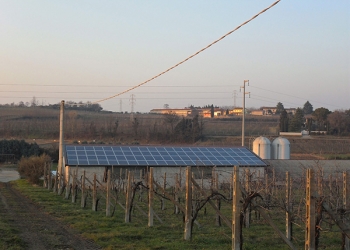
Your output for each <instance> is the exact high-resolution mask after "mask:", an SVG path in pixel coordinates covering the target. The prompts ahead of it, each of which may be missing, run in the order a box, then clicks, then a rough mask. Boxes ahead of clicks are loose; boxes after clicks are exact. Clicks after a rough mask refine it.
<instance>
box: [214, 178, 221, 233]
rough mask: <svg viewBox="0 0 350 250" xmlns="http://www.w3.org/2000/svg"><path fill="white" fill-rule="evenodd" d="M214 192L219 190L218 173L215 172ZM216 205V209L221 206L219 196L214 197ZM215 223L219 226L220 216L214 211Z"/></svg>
mask: <svg viewBox="0 0 350 250" xmlns="http://www.w3.org/2000/svg"><path fill="white" fill-rule="evenodd" d="M215 192H219V173H217V172H215ZM216 207H217V208H218V210H220V208H221V200H220V198H216ZM215 223H216V225H217V226H219V227H221V217H220V215H219V214H218V213H216V219H215Z"/></svg>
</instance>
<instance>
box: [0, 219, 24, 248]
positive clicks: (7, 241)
mask: <svg viewBox="0 0 350 250" xmlns="http://www.w3.org/2000/svg"><path fill="white" fill-rule="evenodd" d="M0 236H1V237H0V249H3V250H5V249H6V250H17V249H24V248H25V246H26V245H25V243H24V241H23V240H22V239H21V238H20V237H19V236H18V231H16V230H15V229H13V228H11V227H10V226H9V223H8V222H7V221H6V220H5V219H4V218H1V217H0Z"/></svg>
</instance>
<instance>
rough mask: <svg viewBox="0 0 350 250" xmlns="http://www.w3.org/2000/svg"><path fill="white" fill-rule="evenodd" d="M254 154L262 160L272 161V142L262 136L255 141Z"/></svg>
mask: <svg viewBox="0 0 350 250" xmlns="http://www.w3.org/2000/svg"><path fill="white" fill-rule="evenodd" d="M253 152H254V153H255V154H257V155H258V156H259V157H260V158H261V159H271V142H270V140H269V139H267V138H266V137H263V136H260V137H258V138H255V140H254V141H253Z"/></svg>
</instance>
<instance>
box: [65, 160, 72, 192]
mask: <svg viewBox="0 0 350 250" xmlns="http://www.w3.org/2000/svg"><path fill="white" fill-rule="evenodd" d="M66 175H67V185H66V195H65V196H64V198H65V199H68V198H69V195H70V191H71V185H70V167H69V166H66Z"/></svg>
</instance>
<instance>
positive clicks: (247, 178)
mask: <svg viewBox="0 0 350 250" xmlns="http://www.w3.org/2000/svg"><path fill="white" fill-rule="evenodd" d="M244 173H245V178H244V180H245V190H246V191H247V193H248V195H249V193H250V171H249V168H246V169H245V171H244ZM250 211H251V206H250V204H249V205H248V207H247V210H246V212H245V217H244V218H245V220H244V224H245V227H246V228H249V226H250Z"/></svg>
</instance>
